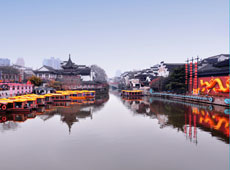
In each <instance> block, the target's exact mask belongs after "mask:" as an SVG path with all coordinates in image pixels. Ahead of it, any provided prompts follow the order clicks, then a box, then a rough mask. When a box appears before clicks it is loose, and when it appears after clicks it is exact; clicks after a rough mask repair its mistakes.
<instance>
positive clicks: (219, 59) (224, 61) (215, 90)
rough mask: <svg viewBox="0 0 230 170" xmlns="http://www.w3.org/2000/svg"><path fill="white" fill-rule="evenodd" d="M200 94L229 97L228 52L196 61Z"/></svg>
mask: <svg viewBox="0 0 230 170" xmlns="http://www.w3.org/2000/svg"><path fill="white" fill-rule="evenodd" d="M196 88H198V90H199V93H200V94H205V95H210V96H220V97H227V98H229V54H220V55H216V56H212V57H208V58H205V59H203V60H202V61H200V62H198V87H195V86H194V85H193V89H196Z"/></svg>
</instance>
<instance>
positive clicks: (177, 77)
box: [164, 66, 186, 93]
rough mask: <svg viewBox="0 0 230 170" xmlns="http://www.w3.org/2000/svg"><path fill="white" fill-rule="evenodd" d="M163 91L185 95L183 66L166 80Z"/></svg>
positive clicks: (176, 69)
mask: <svg viewBox="0 0 230 170" xmlns="http://www.w3.org/2000/svg"><path fill="white" fill-rule="evenodd" d="M164 88H165V90H167V91H171V92H175V93H185V91H186V86H185V68H184V66H181V67H177V68H175V69H174V70H173V72H172V73H171V74H170V75H169V77H167V78H166V84H165V85H164Z"/></svg>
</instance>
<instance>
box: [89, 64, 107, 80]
mask: <svg viewBox="0 0 230 170" xmlns="http://www.w3.org/2000/svg"><path fill="white" fill-rule="evenodd" d="M91 70H92V72H93V80H94V81H97V82H101V83H105V82H107V75H106V73H105V70H104V69H102V68H101V67H99V66H97V65H92V66H91Z"/></svg>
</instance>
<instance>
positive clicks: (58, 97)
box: [52, 93, 71, 102]
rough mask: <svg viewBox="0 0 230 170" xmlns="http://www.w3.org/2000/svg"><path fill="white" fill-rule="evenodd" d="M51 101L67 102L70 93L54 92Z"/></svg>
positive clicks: (69, 99)
mask: <svg viewBox="0 0 230 170" xmlns="http://www.w3.org/2000/svg"><path fill="white" fill-rule="evenodd" d="M52 100H53V102H68V101H71V98H70V95H69V94H68V93H54V94H52Z"/></svg>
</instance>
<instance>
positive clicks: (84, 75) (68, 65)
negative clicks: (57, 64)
mask: <svg viewBox="0 0 230 170" xmlns="http://www.w3.org/2000/svg"><path fill="white" fill-rule="evenodd" d="M61 67H62V68H61V69H54V68H52V67H49V66H42V67H41V68H39V69H38V70H35V71H34V73H35V74H36V76H37V77H40V78H41V79H42V80H45V81H50V80H55V81H60V82H63V83H64V85H66V86H69V87H70V86H71V88H74V87H72V86H75V85H79V84H81V83H82V82H83V81H90V80H92V76H91V68H90V67H87V66H85V65H77V64H75V63H73V62H72V60H71V57H70V55H69V60H68V61H64V62H62V63H61Z"/></svg>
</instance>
